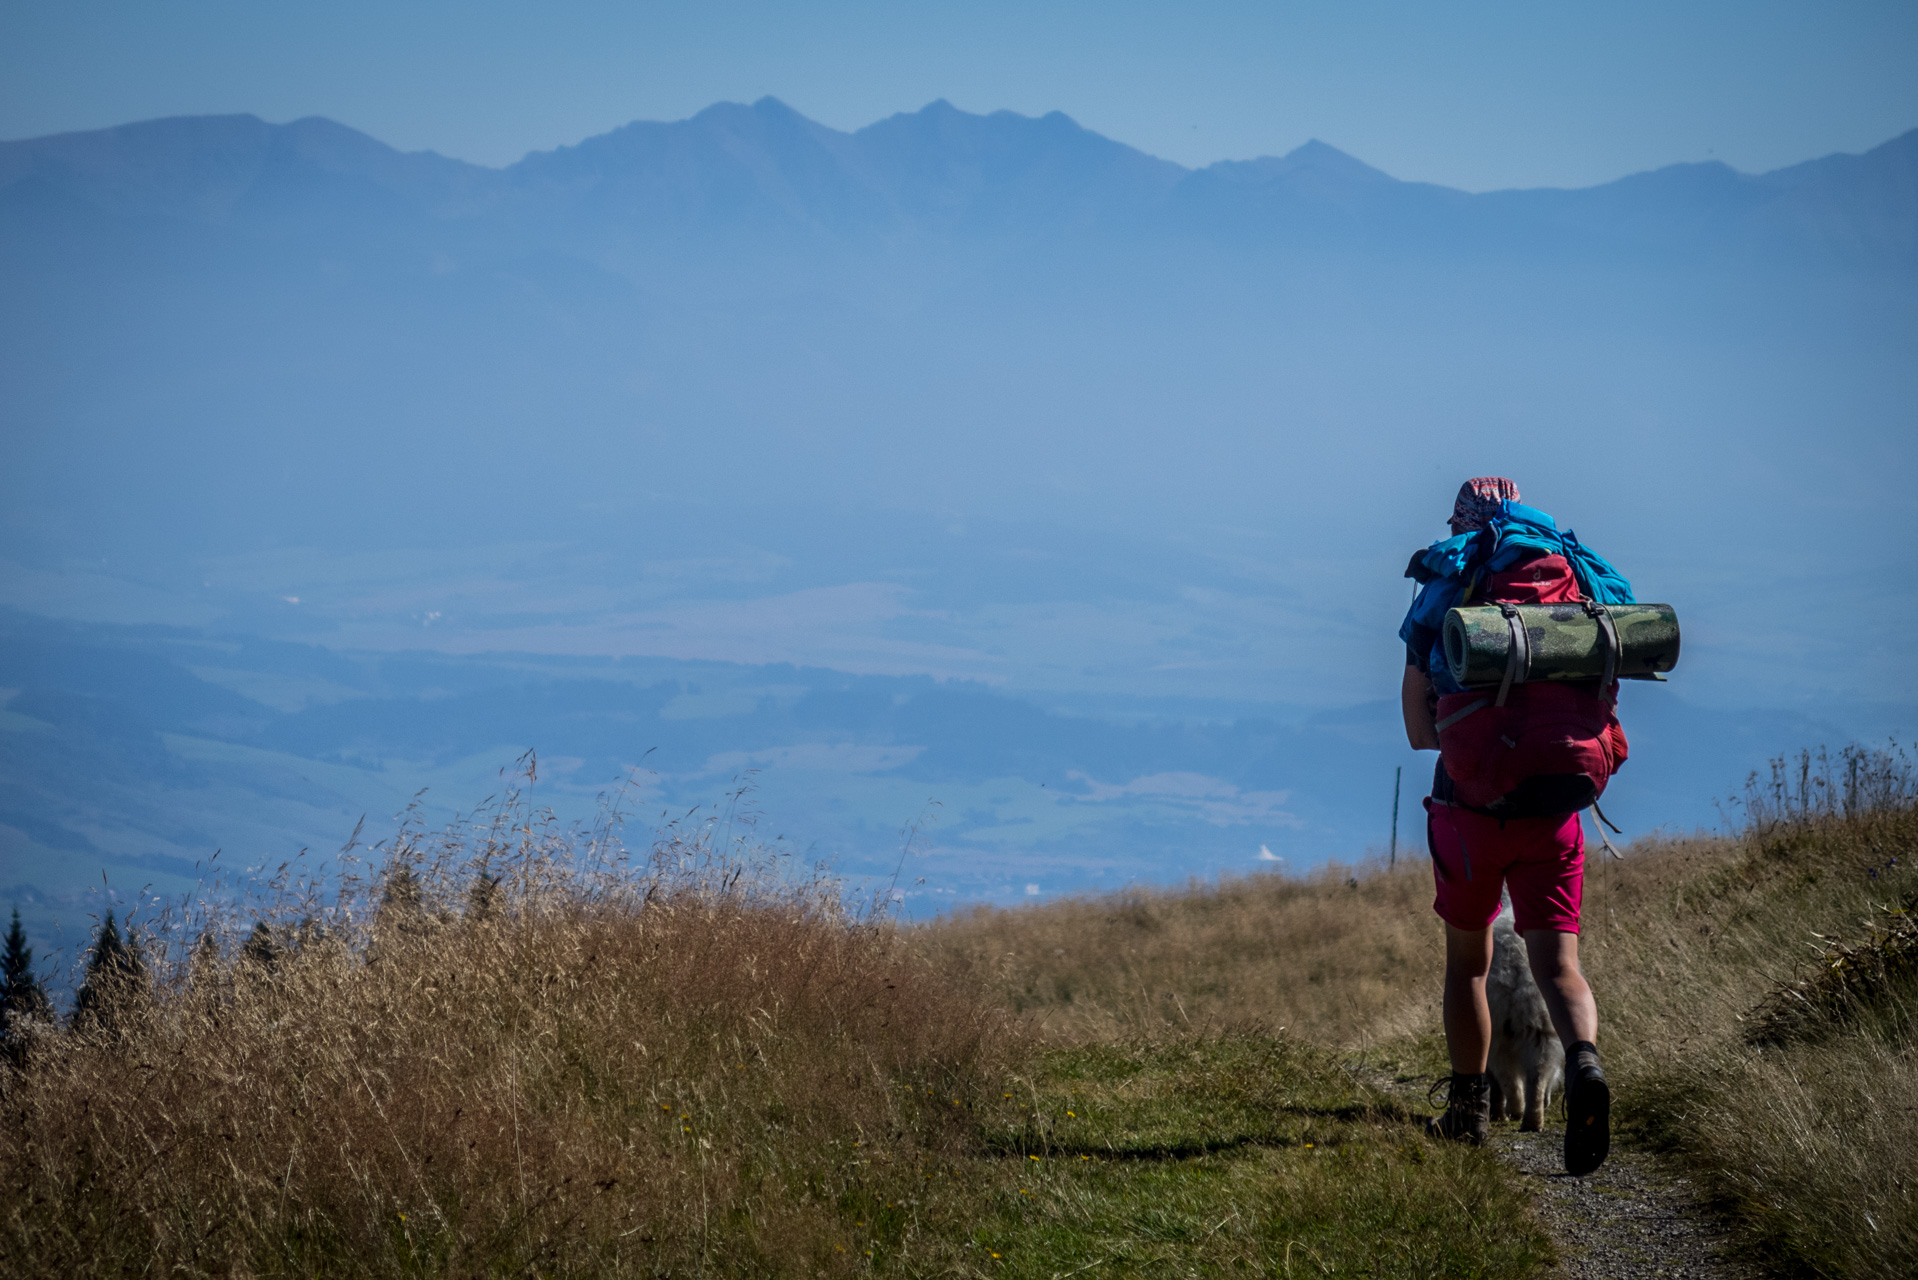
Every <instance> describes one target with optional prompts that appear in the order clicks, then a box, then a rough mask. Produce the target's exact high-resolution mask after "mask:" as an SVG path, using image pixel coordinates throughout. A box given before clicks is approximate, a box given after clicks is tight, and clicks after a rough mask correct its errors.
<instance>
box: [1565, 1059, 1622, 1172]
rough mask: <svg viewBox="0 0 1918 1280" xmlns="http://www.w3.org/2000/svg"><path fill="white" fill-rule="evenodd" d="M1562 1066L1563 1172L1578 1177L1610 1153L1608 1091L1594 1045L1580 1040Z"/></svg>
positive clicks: (1597, 1164) (1609, 1092)
mask: <svg viewBox="0 0 1918 1280" xmlns="http://www.w3.org/2000/svg"><path fill="white" fill-rule="evenodd" d="M1567 1057H1569V1058H1570V1061H1569V1062H1567V1063H1566V1064H1565V1172H1567V1173H1569V1174H1571V1175H1572V1176H1573V1177H1574V1178H1582V1177H1584V1176H1585V1175H1586V1174H1588V1173H1590V1172H1591V1171H1592V1170H1594V1169H1596V1168H1598V1166H1600V1165H1602V1164H1604V1163H1605V1157H1606V1156H1607V1155H1609V1154H1611V1150H1612V1089H1611V1086H1610V1085H1608V1084H1606V1083H1605V1069H1604V1068H1603V1067H1601V1066H1599V1065H1598V1046H1597V1045H1595V1044H1593V1043H1592V1042H1591V1041H1590V1040H1580V1041H1579V1042H1578V1043H1576V1044H1574V1045H1573V1046H1572V1051H1571V1053H1570V1054H1568V1055H1567Z"/></svg>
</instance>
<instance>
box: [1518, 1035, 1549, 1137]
mask: <svg viewBox="0 0 1918 1280" xmlns="http://www.w3.org/2000/svg"><path fill="white" fill-rule="evenodd" d="M1544 1127H1545V1055H1544V1054H1543V1053H1541V1052H1540V1051H1539V1047H1538V1045H1537V1044H1536V1043H1534V1044H1530V1045H1527V1046H1526V1053H1525V1118H1524V1119H1523V1120H1522V1121H1520V1123H1519V1126H1518V1129H1519V1132H1520V1133H1537V1132H1538V1131H1539V1130H1540V1129H1543V1128H1544Z"/></svg>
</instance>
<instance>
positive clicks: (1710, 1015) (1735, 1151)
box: [924, 747, 1918, 1280]
mask: <svg viewBox="0 0 1918 1280" xmlns="http://www.w3.org/2000/svg"><path fill="white" fill-rule="evenodd" d="M1747 804H1748V814H1747V817H1748V825H1747V830H1746V831H1745V832H1744V833H1743V834H1741V835H1739V836H1737V837H1735V838H1703V837H1701V838H1694V839H1679V840H1643V841H1639V842H1638V843H1636V844H1635V845H1633V846H1632V847H1631V849H1630V850H1629V851H1628V856H1627V857H1626V858H1625V859H1624V860H1623V861H1612V860H1609V859H1605V858H1603V857H1592V858H1589V859H1588V860H1587V881H1586V894H1585V919H1584V925H1583V937H1582V939H1581V952H1582V955H1583V957H1584V960H1585V967H1586V969H1587V972H1588V973H1589V974H1590V975H1591V978H1592V983H1593V987H1594V989H1595V990H1596V992H1597V995H1598V999H1599V1007H1600V1014H1601V1037H1600V1039H1601V1042H1602V1043H1603V1045H1604V1046H1605V1051H1606V1057H1607V1062H1608V1065H1609V1067H1610V1069H1611V1072H1612V1075H1613V1078H1614V1082H1615V1084H1616V1086H1617V1089H1618V1093H1617V1097H1618V1107H1619V1110H1618V1113H1617V1114H1618V1115H1619V1117H1620V1119H1621V1121H1622V1122H1623V1123H1624V1124H1626V1125H1627V1126H1629V1127H1630V1129H1631V1130H1632V1131H1634V1132H1635V1133H1636V1135H1637V1136H1638V1138H1639V1139H1640V1140H1643V1141H1647V1142H1650V1143H1653V1144H1655V1145H1658V1146H1662V1147H1664V1148H1666V1149H1668V1150H1670V1151H1672V1152H1673V1153H1675V1154H1676V1155H1677V1156H1678V1157H1679V1158H1681V1159H1682V1160H1684V1161H1685V1162H1686V1163H1688V1164H1689V1165H1690V1167H1691V1168H1692V1169H1693V1170H1694V1172H1695V1173H1697V1174H1698V1175H1699V1178H1700V1181H1701V1183H1702V1184H1703V1185H1704V1186H1705V1187H1706V1188H1707V1189H1708V1191H1709V1192H1710V1194H1711V1195H1712V1196H1713V1197H1714V1199H1715V1201H1716V1203H1717V1205H1718V1206H1719V1207H1720V1208H1721V1209H1722V1210H1724V1211H1725V1213H1726V1214H1727V1215H1728V1216H1729V1217H1730V1218H1731V1219H1732V1220H1733V1221H1734V1222H1736V1223H1738V1224H1740V1225H1741V1226H1742V1227H1743V1228H1744V1230H1743V1233H1742V1235H1743V1238H1744V1239H1745V1241H1746V1243H1747V1244H1748V1246H1749V1247H1750V1250H1751V1253H1752V1256H1753V1257H1754V1259H1755V1260H1757V1261H1759V1262H1761V1263H1762V1264H1764V1265H1766V1266H1767V1267H1768V1268H1770V1269H1772V1270H1774V1271H1776V1272H1778V1273H1779V1274H1798V1273H1806V1274H1818V1275H1831V1276H1846V1277H1860V1278H1861V1280H1862V1278H1863V1277H1878V1276H1885V1275H1896V1274H1904V1273H1905V1272H1906V1271H1907V1270H1908V1269H1909V1263H1910V1260H1911V1259H1912V1258H1914V1257H1918V1102H1914V1099H1918V973H1915V972H1914V966H1913V965H1912V963H1911V962H1910V939H1911V937H1912V933H1911V928H1912V926H1911V924H1910V916H1909V912H1910V910H1911V907H1912V904H1913V900H1914V895H1918V785H1914V779H1913V773H1912V770H1911V768H1910V766H1909V764H1908V762H1907V760H1906V757H1905V756H1904V754H1903V753H1902V752H1901V751H1900V750H1898V749H1897V748H1895V747H1894V748H1893V750H1892V751H1890V752H1856V751H1853V752H1847V753H1845V754H1844V755H1842V756H1841V757H1840V758H1839V759H1838V760H1836V761H1831V760H1826V759H1824V758H1823V757H1822V756H1821V757H1813V756H1810V755H1804V756H1801V757H1800V758H1799V759H1798V760H1797V761H1794V762H1791V763H1790V764H1789V765H1788V764H1787V763H1786V762H1785V761H1782V760H1781V761H1779V762H1777V763H1776V764H1775V766H1774V769H1773V771H1772V774H1771V777H1770V778H1769V779H1764V780H1760V779H1754V780H1753V786H1752V788H1751V789H1750V792H1749V794H1748V798H1747ZM1430 876H1431V872H1430V869H1429V867H1428V866H1427V865H1426V863H1425V861H1424V860H1423V859H1419V860H1414V861H1412V862H1411V863H1410V864H1409V865H1406V864H1401V866H1400V868H1399V869H1398V870H1397V871H1396V872H1395V873H1392V872H1386V871H1384V870H1382V869H1380V868H1378V867H1371V868H1365V869H1359V870H1357V871H1356V872H1353V871H1348V870H1346V869H1343V868H1332V869H1330V870H1328V871H1326V872H1323V873H1321V874H1319V875H1316V876H1313V877H1309V878H1306V879H1291V878H1284V877H1278V876H1273V877H1253V878H1248V879H1244V880H1237V881H1228V882H1226V883H1224V884H1221V885H1217V886H1209V885H1197V886H1193V887H1192V888H1190V889H1188V890H1186V891H1183V892H1180V891H1172V890H1167V891H1156V892H1152V891H1148V892H1137V891H1134V892H1128V893H1124V894H1119V895H1113V896H1110V897H1105V898H1098V899H1080V900H1075V901H1067V902H1061V903H1056V904H1050V905H1047V906H1043V907H1037V908H1026V909H1021V910H1013V911H1000V910H991V909H979V910H975V911H973V912H970V913H966V914H962V915H959V916H957V917H955V918H953V919H951V920H948V921H944V922H941V923H940V924H938V925H936V926H933V927H931V928H928V929H927V930H925V931H924V945H925V946H926V947H927V948H928V950H929V952H930V953H931V954H932V955H934V956H935V957H936V958H938V959H939V960H940V962H941V963H942V964H944V965H946V966H947V967H949V968H953V969H956V970H958V971H961V972H964V973H966V974H968V975H969V976H970V977H971V978H972V979H973V980H975V981H977V982H979V983H980V984H981V985H982V986H984V987H985V988H986V989H987V990H989V991H991V992H993V993H995V994H996V995H997V997H998V998H999V999H1000V1000H1001V1001H1002V1002H1003V1003H1004V1005H1005V1006H1006V1007H1007V1008H1008V1009H1009V1010H1010V1011H1012V1012H1014V1013H1015V1014H1016V1015H1017V1016H1018V1017H1019V1018H1020V1020H1021V1021H1022V1022H1023V1023H1024V1024H1025V1025H1026V1026H1027V1027H1028V1028H1029V1029H1030V1030H1031V1031H1033V1032H1034V1033H1035V1034H1037V1035H1038V1036H1040V1037H1041V1038H1043V1039H1045V1040H1048V1041H1051V1042H1054V1043H1066V1044H1070V1043H1075V1042H1085V1041H1094V1042H1097V1041H1105V1042H1110V1043H1115V1044H1130V1043H1134V1042H1137V1041H1141V1040H1143V1041H1153V1040H1165V1039H1167V1038H1169V1037H1176V1036H1179V1035H1189V1034H1191V1033H1192V1032H1194V1031H1203V1030H1216V1029H1220V1028H1228V1029H1229V1028H1231V1027H1233V1026H1235V1025H1241V1024H1256V1025H1263V1026H1265V1027H1268V1028H1277V1027H1289V1028H1291V1029H1292V1031H1293V1032H1294V1033H1296V1034H1299V1035H1302V1036H1304V1037H1306V1038H1307V1039H1309V1040H1312V1041H1315V1042H1317V1043H1320V1044H1324V1045H1333V1046H1343V1047H1345V1048H1348V1049H1350V1048H1355V1047H1367V1046H1382V1047H1383V1049H1384V1053H1383V1055H1382V1056H1381V1058H1378V1059H1374V1064H1375V1065H1377V1063H1378V1062H1380V1061H1384V1062H1386V1063H1390V1062H1391V1060H1392V1059H1394V1058H1396V1059H1397V1060H1398V1061H1399V1062H1400V1063H1403V1062H1405V1061H1407V1060H1408V1059H1409V1060H1410V1061H1412V1062H1413V1063H1415V1064H1417V1065H1416V1066H1415V1067H1414V1068H1413V1074H1416V1073H1417V1071H1419V1070H1436V1069H1438V1064H1437V1061H1436V1057H1435V1053H1434V1050H1435V1049H1436V1047H1437V1043H1438V1042H1437V1037H1436V1024H1437V996H1438V980H1439V972H1440V966H1441V950H1440V926H1439V924H1438V922H1437V920H1436V919H1435V917H1433V915H1432V913H1431V907H1430V894H1431V880H1430ZM1781 1009H1785V1010H1788V1011H1789V1016H1783V1015H1781V1014H1780V1013H1779V1010H1781ZM1405 1074H1406V1073H1405V1071H1404V1070H1403V1068H1401V1071H1400V1075H1401V1077H1402V1081H1401V1082H1402V1083H1403V1077H1404V1076H1405Z"/></svg>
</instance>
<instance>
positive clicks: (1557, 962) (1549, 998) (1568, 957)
mask: <svg viewBox="0 0 1918 1280" xmlns="http://www.w3.org/2000/svg"><path fill="white" fill-rule="evenodd" d="M1525 955H1526V958H1527V959H1529V960H1530V961H1531V964H1532V976H1533V977H1534V978H1536V979H1537V980H1538V991H1539V994H1540V995H1542V996H1544V997H1545V1007H1546V1008H1547V1009H1549V1010H1550V1011H1551V1014H1552V1026H1554V1027H1556V1028H1557V1029H1558V1038H1559V1039H1560V1040H1562V1041H1564V1043H1565V1048H1566V1050H1567V1051H1570V1049H1571V1047H1572V1046H1573V1045H1575V1044H1577V1043H1578V1042H1579V1041H1581V1040H1584V1041H1588V1042H1590V1043H1593V1044H1596V1043H1597V1042H1598V1003H1597V1002H1596V1001H1595V1000H1593V999H1592V988H1591V985H1590V984H1589V983H1587V982H1586V981H1585V974H1584V972H1583V971H1582V970H1580V969H1579V967H1578V935H1577V934H1575V933H1561V932H1559V931H1558V930H1557V929H1527V930H1526V931H1525ZM1446 1026H1447V1028H1448V1029H1449V1028H1450V1026H1451V1023H1450V1022H1449V1021H1448V1022H1447V1023H1446Z"/></svg>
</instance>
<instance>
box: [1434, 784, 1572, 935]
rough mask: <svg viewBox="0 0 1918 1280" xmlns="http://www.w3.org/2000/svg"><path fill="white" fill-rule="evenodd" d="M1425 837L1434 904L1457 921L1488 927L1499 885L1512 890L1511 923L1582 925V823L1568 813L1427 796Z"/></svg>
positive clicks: (1568, 929) (1565, 928)
mask: <svg viewBox="0 0 1918 1280" xmlns="http://www.w3.org/2000/svg"><path fill="white" fill-rule="evenodd" d="M1425 839H1426V844H1427V847H1428V848H1430V849H1431V851H1432V873H1433V877H1434V878H1435V879H1436V880H1437V881H1438V897H1437V899H1436V900H1434V901H1433V903H1432V910H1434V911H1436V912H1438V915H1439V919H1441V920H1443V921H1445V923H1447V924H1449V925H1453V926H1455V927H1457V928H1460V929H1483V928H1485V927H1486V926H1487V925H1489V924H1491V923H1492V920H1493V918H1494V917H1496V916H1497V915H1498V899H1499V886H1500V885H1501V884H1504V885H1509V886H1510V887H1511V890H1512V923H1513V925H1515V926H1516V927H1517V928H1518V931H1519V932H1520V933H1524V932H1525V931H1526V930H1528V929H1556V930H1558V931H1559V932H1560V933H1577V932H1578V910H1579V904H1580V902H1581V900H1582V899H1583V898H1584V894H1585V828H1584V826H1583V825H1582V824H1581V823H1580V822H1579V818H1578V815H1577V814H1576V813H1572V814H1567V815H1566V816H1565V817H1563V818H1509V819H1507V820H1506V821H1504V822H1503V823H1501V822H1500V821H1499V820H1498V819H1497V818H1488V817H1486V816H1485V815H1484V814H1482V813H1473V812H1472V811H1471V810H1470V809H1460V808H1458V807H1457V806H1455V805H1447V804H1440V803H1438V802H1437V801H1435V800H1433V799H1431V798H1430V797H1429V796H1428V797H1427V798H1426V801H1425Z"/></svg>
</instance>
